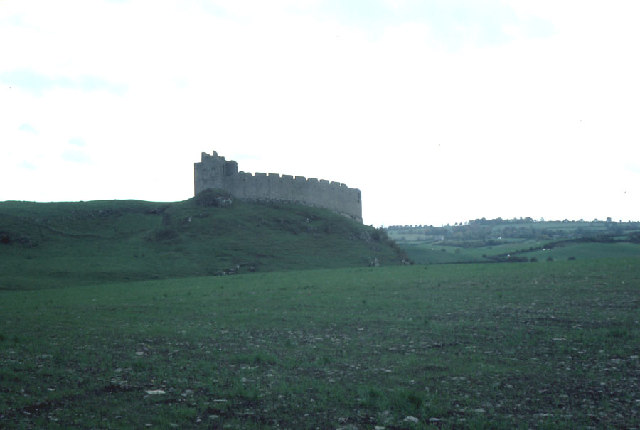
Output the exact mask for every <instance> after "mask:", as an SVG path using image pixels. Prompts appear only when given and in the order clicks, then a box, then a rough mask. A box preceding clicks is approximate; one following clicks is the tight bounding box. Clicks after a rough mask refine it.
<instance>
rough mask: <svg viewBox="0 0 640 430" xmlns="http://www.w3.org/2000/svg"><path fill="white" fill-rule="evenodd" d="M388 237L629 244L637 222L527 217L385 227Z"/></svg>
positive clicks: (639, 234)
mask: <svg viewBox="0 0 640 430" xmlns="http://www.w3.org/2000/svg"><path fill="white" fill-rule="evenodd" d="M387 231H388V232H389V234H390V235H391V236H392V237H393V238H394V239H396V240H403V238H404V239H408V240H425V241H460V242H462V241H464V242H469V241H482V242H485V244H486V243H490V242H496V243H499V242H500V241H502V240H507V239H535V240H562V239H579V238H586V239H591V240H603V241H605V240H607V238H614V237H619V236H628V239H629V240H632V241H633V240H638V237H640V222H614V221H612V220H611V218H607V220H606V221H599V220H593V221H590V222H588V221H584V220H580V221H569V220H563V221H544V220H540V221H535V220H534V219H533V218H531V217H526V218H513V219H502V218H495V219H486V218H480V219H475V220H470V221H468V222H466V223H462V222H461V223H455V224H454V225H446V226H442V227H434V226H430V225H404V226H400V225H394V226H389V227H387Z"/></svg>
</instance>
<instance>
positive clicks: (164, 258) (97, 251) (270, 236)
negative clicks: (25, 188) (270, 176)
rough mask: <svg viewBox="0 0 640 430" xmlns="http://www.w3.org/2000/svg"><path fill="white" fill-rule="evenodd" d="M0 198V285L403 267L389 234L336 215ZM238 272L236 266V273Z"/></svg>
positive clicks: (239, 206)
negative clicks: (374, 265) (230, 272)
mask: <svg viewBox="0 0 640 430" xmlns="http://www.w3.org/2000/svg"><path fill="white" fill-rule="evenodd" d="M217 197H219V196H218V195H217V194H216V192H213V191H207V192H204V193H202V194H200V195H198V197H196V198H193V199H190V200H187V201H184V202H175V203H157V202H144V201H91V202H72V203H30V202H11V201H10V202H0V289H39V288H43V287H47V288H50V287H63V286H68V285H87V284H100V283H104V282H116V281H135V280H145V279H165V278H175V277H188V276H196V275H215V274H220V273H224V272H225V271H228V270H229V269H233V270H234V271H239V272H240V273H247V272H250V271H256V272H264V271H280V270H294V269H301V268H305V269H308V268H337V267H349V266H365V267H366V266H368V265H369V264H370V262H371V261H372V260H374V259H377V260H378V261H379V262H381V263H382V264H400V262H401V261H402V259H403V257H404V253H403V252H402V251H401V250H400V249H399V248H398V247H397V246H395V244H394V243H393V242H391V241H389V240H388V239H387V237H386V233H385V232H384V231H382V230H377V229H374V228H373V227H369V226H364V225H362V224H360V223H358V222H355V221H353V220H351V219H348V218H346V217H344V216H341V215H337V214H334V213H333V212H331V211H328V210H324V209H317V208H310V207H305V206H301V205H295V204H285V203H282V204H276V203H262V204H259V203H249V202H242V201H234V202H233V203H232V204H231V205H229V206H222V207H218V206H216V200H215V199H216V198H217ZM236 269H237V270H236Z"/></svg>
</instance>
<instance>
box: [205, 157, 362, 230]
mask: <svg viewBox="0 0 640 430" xmlns="http://www.w3.org/2000/svg"><path fill="white" fill-rule="evenodd" d="M208 188H218V189H222V190H225V191H228V192H229V193H231V195H233V196H234V197H236V198H238V199H246V200H279V201H290V202H296V203H301V204H304V205H307V206H315V207H321V208H326V209H330V210H332V211H334V212H337V213H340V214H343V215H347V216H349V217H351V218H354V219H356V220H358V221H360V222H362V200H361V195H360V190H359V189H357V188H349V187H347V186H346V185H345V184H341V183H339V182H329V181H326V180H324V179H320V180H318V179H316V178H309V179H307V178H305V177H304V176H295V177H294V176H290V175H280V174H278V173H269V174H266V173H256V174H255V175H252V174H251V173H245V172H239V171H238V163H236V162H235V161H227V160H225V158H224V157H220V156H219V155H218V154H217V153H216V152H215V151H214V152H213V154H212V155H209V154H207V153H205V152H203V153H202V156H201V159H200V162H199V163H195V164H194V191H195V194H198V193H199V192H200V191H202V190H206V189H208Z"/></svg>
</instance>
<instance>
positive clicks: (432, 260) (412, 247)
mask: <svg viewBox="0 0 640 430" xmlns="http://www.w3.org/2000/svg"><path fill="white" fill-rule="evenodd" d="M399 246H400V247H401V248H402V249H404V250H405V251H406V253H407V255H408V256H409V258H411V260H413V261H414V262H415V263H417V264H443V263H472V262H475V263H489V262H494V261H495V260H494V258H495V257H496V256H501V257H500V258H502V259H508V258H509V256H512V257H518V258H520V259H525V260H528V261H538V262H548V261H558V260H568V259H572V260H573V259H599V258H621V257H640V244H639V243H629V242H619V243H597V242H596V243H589V242H571V243H566V244H561V245H558V246H555V247H553V248H544V246H545V243H544V242H540V241H534V240H523V241H512V242H505V243H504V244H502V245H492V246H481V247H468V248H467V247H460V246H446V245H442V244H438V243H425V242H400V244H399ZM530 248H535V249H534V250H533V251H528V249H530Z"/></svg>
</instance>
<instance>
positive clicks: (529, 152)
mask: <svg viewBox="0 0 640 430" xmlns="http://www.w3.org/2000/svg"><path fill="white" fill-rule="evenodd" d="M639 18H640V2H638V1H637V0H630V1H618V0H609V1H606V2H605V1H601V0H599V1H590V0H580V1H563V0H553V1H547V0H535V1H533V0H532V1H528V0H520V1H518V0H511V1H507V0H503V1H498V0H459V1H456V0H269V1H265V0H254V1H249V0H247V1H243V0H176V1H169V0H167V1H163V0H153V1H152V0H117V1H116V0H111V1H107V0H77V1H71V0H57V1H51V0H43V1H37V0H0V149H1V152H0V155H1V157H2V158H1V164H0V200H33V201H66V200H72V201H74V200H97V199H142V200H154V201H176V200H184V199H187V198H190V197H192V195H193V163H194V162H196V161H199V159H200V153H201V152H208V153H210V152H211V151H213V150H216V151H217V152H218V153H219V154H220V155H223V156H226V157H227V159H232V160H236V161H238V163H239V168H240V170H244V171H247V172H278V173H283V174H291V175H301V176H307V177H317V178H322V179H329V180H334V181H339V182H344V183H346V184H347V185H349V186H351V187H357V188H360V189H361V190H362V197H363V215H364V221H365V223H366V224H372V225H376V226H379V225H394V224H433V225H442V224H446V223H451V224H453V223H454V222H460V221H466V220H469V219H475V218H481V217H487V218H495V217H503V218H513V217H527V216H530V217H533V218H535V219H538V218H541V217H543V218H545V219H564V218H568V219H580V218H583V219H587V220H592V219H594V218H598V219H604V218H606V217H609V216H610V217H613V219H614V220H618V219H622V220H629V219H631V220H638V219H640V129H639V125H640V49H639V47H638V46H639V45H638V43H639V41H640V25H638V19H639Z"/></svg>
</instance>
